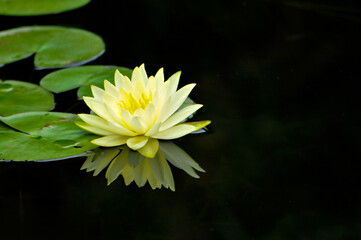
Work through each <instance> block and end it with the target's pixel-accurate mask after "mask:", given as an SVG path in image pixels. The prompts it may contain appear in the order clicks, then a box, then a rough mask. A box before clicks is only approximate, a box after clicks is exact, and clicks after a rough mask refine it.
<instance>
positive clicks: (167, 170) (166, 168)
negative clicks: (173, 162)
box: [157, 151, 175, 191]
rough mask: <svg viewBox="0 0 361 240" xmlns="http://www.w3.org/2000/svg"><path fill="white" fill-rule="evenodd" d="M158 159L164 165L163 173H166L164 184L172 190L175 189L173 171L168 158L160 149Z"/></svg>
mask: <svg viewBox="0 0 361 240" xmlns="http://www.w3.org/2000/svg"><path fill="white" fill-rule="evenodd" d="M157 159H158V160H159V161H160V164H161V165H162V166H163V167H162V168H163V175H164V182H163V185H164V187H166V188H168V187H169V188H170V190H172V191H175V187H174V179H173V174H172V171H171V169H170V167H169V165H168V163H167V160H165V158H164V156H163V154H162V152H161V151H158V154H157Z"/></svg>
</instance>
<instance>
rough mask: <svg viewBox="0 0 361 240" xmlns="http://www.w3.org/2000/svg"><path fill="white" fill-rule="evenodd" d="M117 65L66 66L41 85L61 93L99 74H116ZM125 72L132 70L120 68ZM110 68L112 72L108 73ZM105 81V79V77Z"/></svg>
mask: <svg viewBox="0 0 361 240" xmlns="http://www.w3.org/2000/svg"><path fill="white" fill-rule="evenodd" d="M115 69H116V67H115V66H81V67H74V68H66V69H61V70H58V71H54V72H52V73H49V74H48V75H46V76H45V77H44V78H43V79H41V81H40V85H41V86H42V87H44V88H45V89H48V90H50V91H52V92H55V93H59V92H65V91H68V90H71V89H74V88H78V87H81V86H83V85H84V84H88V83H87V82H88V81H89V80H90V79H91V78H92V77H94V76H95V77H96V76H98V75H99V74H100V75H103V74H104V73H103V72H105V73H106V74H107V75H106V77H112V75H114V72H115ZM118 69H119V70H120V71H121V72H122V73H123V74H131V70H130V69H127V68H118ZM108 70H109V71H110V73H108ZM103 81H104V79H103Z"/></svg>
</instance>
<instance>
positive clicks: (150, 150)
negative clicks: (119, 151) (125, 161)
mask: <svg viewBox="0 0 361 240" xmlns="http://www.w3.org/2000/svg"><path fill="white" fill-rule="evenodd" d="M158 149H159V142H158V140H157V139H154V138H149V139H148V142H147V143H146V144H145V145H144V146H143V147H142V148H140V149H138V152H139V153H140V154H142V155H143V156H145V157H148V158H154V156H155V155H156V154H157V152H158Z"/></svg>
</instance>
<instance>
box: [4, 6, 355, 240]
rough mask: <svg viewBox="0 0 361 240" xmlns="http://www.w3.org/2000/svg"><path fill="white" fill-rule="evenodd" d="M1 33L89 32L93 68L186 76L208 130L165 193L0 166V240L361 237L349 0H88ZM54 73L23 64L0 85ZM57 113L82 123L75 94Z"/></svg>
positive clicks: (38, 167) (75, 166)
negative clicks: (192, 172)
mask: <svg viewBox="0 0 361 240" xmlns="http://www.w3.org/2000/svg"><path fill="white" fill-rule="evenodd" d="M0 23H1V24H0V30H5V29H9V28H14V27H18V26H24V25H34V24H37V25H63V26H72V27H79V28H83V29H86V30H89V31H92V32H95V33H96V34H98V35H100V36H102V37H103V39H104V41H105V43H106V46H107V47H106V52H105V54H103V55H102V56H101V57H99V58H98V59H97V60H95V61H93V62H91V63H89V64H105V65H106V64H109V65H119V66H126V67H129V68H134V67H135V66H139V65H140V64H142V63H145V65H146V69H147V72H148V74H149V75H153V74H155V72H156V71H157V70H158V69H159V68H161V67H164V68H165V74H166V77H169V76H170V75H171V74H173V73H174V72H176V71H178V70H182V77H181V85H185V84H187V83H190V82H195V83H197V86H196V88H195V89H194V90H193V92H192V94H191V97H192V98H193V99H194V100H195V101H196V102H199V103H202V104H204V107H203V109H202V110H201V111H200V112H199V113H198V115H197V116H196V119H199V120H203V119H204V120H206V119H210V120H212V125H211V127H210V130H211V131H210V133H208V134H203V135H197V136H194V135H193V136H187V137H185V138H183V139H180V140H177V141H176V143H177V144H178V145H179V146H181V147H182V148H183V149H184V150H185V151H186V152H188V153H189V154H190V155H191V156H192V157H193V158H194V159H195V160H196V161H197V162H198V163H199V164H200V165H201V166H202V167H203V168H204V169H205V170H206V171H207V172H206V173H205V174H203V173H201V174H200V176H201V178H200V179H193V178H191V177H190V176H188V175H187V174H186V173H184V172H182V171H180V170H179V169H176V168H174V167H173V168H172V169H173V175H174V178H175V183H176V191H175V192H171V191H170V190H167V189H162V190H156V191H153V190H151V188H150V187H149V185H146V186H145V187H143V188H138V187H137V186H136V185H135V184H134V183H133V184H131V186H128V187H126V186H125V185H124V183H123V180H122V179H121V178H119V179H118V180H117V181H115V182H114V183H112V184H111V185H110V186H109V187H107V186H106V179H105V177H104V173H103V174H100V175H99V176H97V177H93V176H92V174H91V173H86V172H84V171H80V170H79V168H80V166H81V165H82V162H83V161H84V158H77V159H71V160H64V161H58V162H47V163H36V162H33V163H1V165H0V230H1V231H0V234H1V235H0V239H5V240H8V239H231V240H233V239H261V240H278V239H292V240H294V239H295V240H297V239H312V240H313V239H321V240H323V239H325V240H329V239H331V240H336V239H337V240H338V239H340V240H341V239H342V240H343V239H346V240H352V239H361V174H360V173H361V159H360V154H359V151H360V133H361V127H360V117H361V114H360V89H361V84H360V77H361V73H360V56H361V51H360V42H361V41H360V40H361V35H360V30H361V4H360V2H359V1H356V0H355V1H352V0H348V1H346V0H343V1H337V0H327V1H311V0H310V1H272V0H269V1H265V0H254V1H233V2H232V1H230V2H225V1H220V0H210V1H189V0H184V1H165V0H153V1H145V0H140V1H128V0H127V1H115V0H108V1H105V0H103V1H101V0H93V1H92V2H91V3H90V4H89V5H87V6H85V7H83V8H81V9H78V10H74V11H70V12H66V13H61V14H57V15H47V16H39V17H5V16H1V17H0ZM51 71H52V70H40V71H36V70H34V69H33V65H32V58H29V59H26V60H22V61H19V62H17V63H12V64H9V65H6V66H4V67H3V68H0V78H1V79H4V80H5V79H16V80H22V81H30V82H34V83H38V82H39V80H40V79H41V77H43V76H44V75H45V74H47V73H49V72H51ZM56 101H57V108H56V109H55V110H56V111H68V110H69V109H70V111H71V112H75V113H76V112H85V111H87V110H86V108H85V105H83V103H82V102H80V101H79V102H77V100H76V94H75V91H70V92H68V93H63V94H58V95H56ZM75 102H77V104H76V106H75V107H73V105H74V103H75Z"/></svg>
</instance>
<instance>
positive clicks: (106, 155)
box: [93, 149, 119, 176]
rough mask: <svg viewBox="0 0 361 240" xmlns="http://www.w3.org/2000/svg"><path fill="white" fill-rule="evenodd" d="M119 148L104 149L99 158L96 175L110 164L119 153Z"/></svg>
mask: <svg viewBox="0 0 361 240" xmlns="http://www.w3.org/2000/svg"><path fill="white" fill-rule="evenodd" d="M118 153H119V149H107V150H104V151H103V152H102V153H101V155H100V157H99V159H97V160H98V161H97V162H98V164H97V167H96V169H95V171H94V174H93V175H94V176H97V175H98V174H99V173H100V172H101V171H102V170H103V169H104V168H105V167H106V166H108V164H109V163H110V162H111V161H112V160H113V159H114V158H115V157H116V156H117V155H118Z"/></svg>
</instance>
